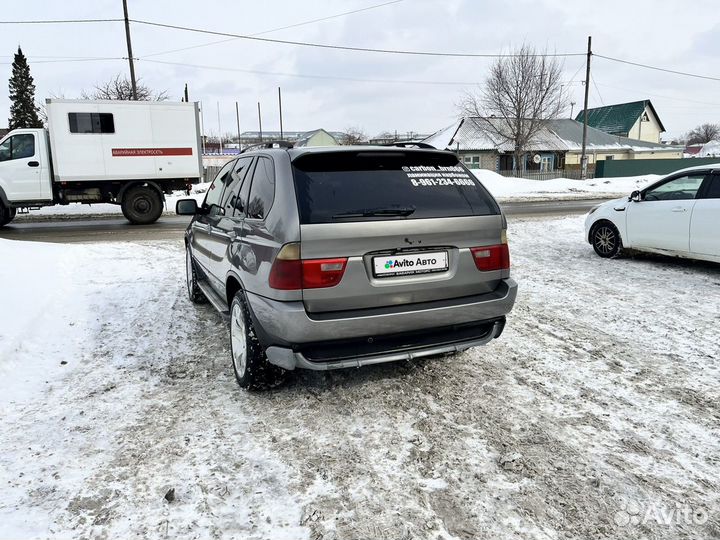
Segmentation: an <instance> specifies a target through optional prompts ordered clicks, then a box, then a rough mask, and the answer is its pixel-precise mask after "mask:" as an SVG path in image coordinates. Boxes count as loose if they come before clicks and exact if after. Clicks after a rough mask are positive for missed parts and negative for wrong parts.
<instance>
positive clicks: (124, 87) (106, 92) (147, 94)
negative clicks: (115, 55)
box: [81, 73, 168, 101]
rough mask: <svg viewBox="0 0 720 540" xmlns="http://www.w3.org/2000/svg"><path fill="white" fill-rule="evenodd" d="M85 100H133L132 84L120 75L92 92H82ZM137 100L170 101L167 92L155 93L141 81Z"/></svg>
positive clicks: (138, 86)
mask: <svg viewBox="0 0 720 540" xmlns="http://www.w3.org/2000/svg"><path fill="white" fill-rule="evenodd" d="M81 96H82V98H83V99H112V100H126V101H131V100H132V99H133V92H132V83H131V82H130V79H128V78H127V77H125V76H124V75H122V74H120V73H118V74H117V75H115V77H114V78H112V79H111V80H109V81H107V82H104V83H101V84H96V85H95V87H94V89H93V90H91V91H90V92H84V91H83V92H82V94H81ZM137 98H138V101H165V100H167V99H168V94H167V91H166V90H163V91H162V92H153V91H152V89H150V88H149V87H148V86H147V85H145V84H143V83H142V81H141V80H140V79H138V81H137Z"/></svg>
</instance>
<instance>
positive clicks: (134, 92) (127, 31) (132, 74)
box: [123, 0, 137, 101]
mask: <svg viewBox="0 0 720 540" xmlns="http://www.w3.org/2000/svg"><path fill="white" fill-rule="evenodd" d="M123 13H124V14H125V38H126V39H127V49H128V62H130V84H132V95H133V99H134V100H135V101H137V81H136V80H135V62H134V59H133V53H132V43H131V42H130V19H129V18H128V9H127V0H123Z"/></svg>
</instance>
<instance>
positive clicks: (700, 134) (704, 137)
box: [685, 124, 720, 145]
mask: <svg viewBox="0 0 720 540" xmlns="http://www.w3.org/2000/svg"><path fill="white" fill-rule="evenodd" d="M685 139H686V142H687V144H688V145H690V144H705V143H709V142H710V141H717V140H720V125H718V124H701V125H699V126H698V127H696V128H695V129H692V130H690V132H689V133H688V134H687V135H686V136H685Z"/></svg>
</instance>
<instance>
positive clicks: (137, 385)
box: [0, 217, 720, 540]
mask: <svg viewBox="0 0 720 540" xmlns="http://www.w3.org/2000/svg"><path fill="white" fill-rule="evenodd" d="M510 242H511V250H512V258H513V274H514V277H515V278H516V279H517V280H518V282H519V284H520V294H519V298H518V303H517V306H516V308H515V310H514V311H513V313H512V314H511V316H510V317H509V320H508V326H507V328H506V331H505V333H504V334H503V335H502V337H501V338H500V339H498V340H495V341H494V342H492V343H491V344H489V345H488V346H486V347H483V348H477V349H473V350H471V351H468V352H466V353H464V354H460V355H456V356H453V357H446V358H442V359H432V360H426V361H422V362H412V363H401V364H389V365H382V366H375V367H367V368H363V369H359V370H347V371H339V372H331V373H327V374H318V373H308V372H298V373H297V374H296V375H294V376H293V377H292V378H291V379H290V381H289V382H288V383H287V384H286V385H284V386H282V387H280V388H278V389H275V390H273V391H270V392H266V393H248V392H244V391H241V390H239V389H238V388H237V386H236V384H235V382H234V380H233V377H232V370H231V367H230V363H229V350H228V349H229V348H228V336H227V328H226V327H225V325H224V324H223V322H222V321H221V319H220V317H219V316H218V315H217V314H216V313H215V312H214V311H213V309H212V308H211V307H208V306H200V307H196V306H194V305H191V304H190V303H189V301H188V300H187V298H186V295H185V290H184V287H185V285H184V261H183V252H182V243H181V241H180V240H178V241H177V242H154V243H124V244H118V243H114V244H92V245H47V244H29V243H28V244H26V243H19V242H11V241H4V240H0V260H1V261H3V262H2V265H0V282H2V283H5V284H9V283H11V284H12V286H11V287H4V288H3V308H2V310H0V418H2V422H1V423H0V486H2V487H1V488H0V538H28V537H34V538H47V537H52V538H130V537H146V538H158V537H166V536H167V537H174V538H221V537H222V538H233V537H234V538H258V539H260V538H273V539H302V538H313V539H320V538H322V539H326V540H327V539H341V538H373V539H397V538H428V539H433V540H435V539H450V538H459V539H466V538H467V539H469V538H472V539H475V538H523V539H526V538H537V539H543V540H545V539H559V538H577V539H587V538H615V539H618V540H619V539H622V540H626V539H628V538H648V539H649V538H653V539H655V538H668V539H670V538H672V539H676V538H692V539H698V538H717V537H718V535H720V513H719V511H720V495H719V494H720V455H719V454H718V438H719V437H720V427H719V426H720V390H719V389H718V382H717V381H718V380H719V379H720V334H718V331H717V323H718V320H720V271H719V268H718V266H713V265H707V264H701V263H694V262H690V261H676V260H670V259H663V258H656V257H637V258H634V259H621V260H612V261H608V260H604V259H600V258H598V257H596V256H595V254H594V253H593V252H592V249H591V247H590V246H589V245H587V244H586V243H585V242H584V241H583V233H582V218H581V217H572V218H553V219H525V220H513V221H511V223H510ZM170 488H174V490H175V491H174V493H175V500H174V501H173V502H167V501H166V500H165V499H164V495H165V494H166V493H167V492H168V490H169V489H170ZM686 510H687V511H692V512H696V514H695V515H694V516H693V515H690V514H686V513H685V512H686Z"/></svg>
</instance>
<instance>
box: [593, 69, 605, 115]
mask: <svg viewBox="0 0 720 540" xmlns="http://www.w3.org/2000/svg"><path fill="white" fill-rule="evenodd" d="M590 80H591V81H592V83H593V86H594V87H595V91H596V92H597V95H598V97H599V98H600V105H602V106H603V107H604V106H605V101H603V98H602V95H601V94H600V89H599V88H598V85H597V82H595V76H594V75H593V76H592V77H590Z"/></svg>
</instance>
